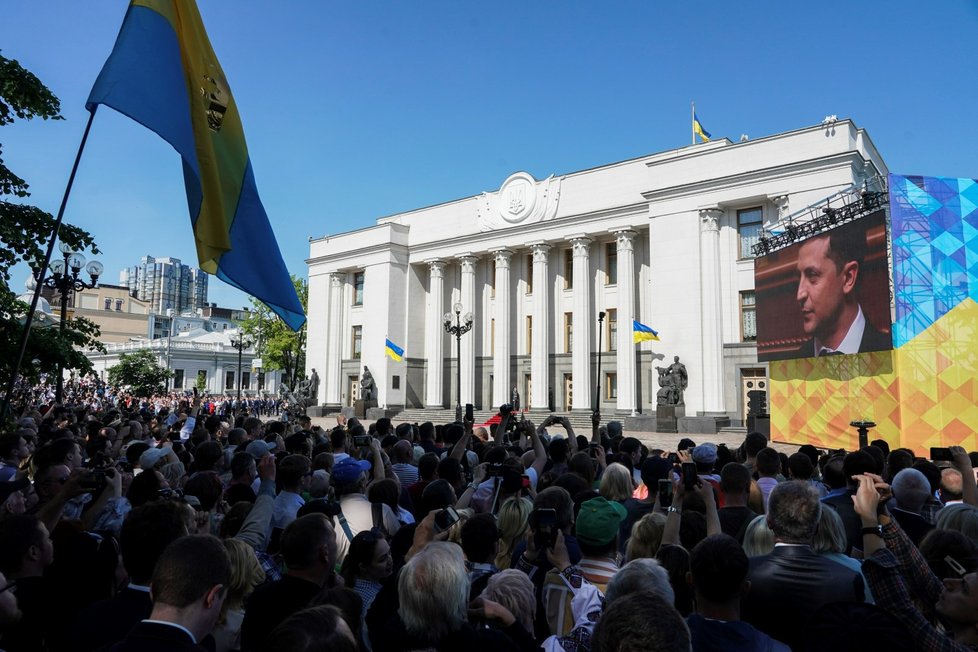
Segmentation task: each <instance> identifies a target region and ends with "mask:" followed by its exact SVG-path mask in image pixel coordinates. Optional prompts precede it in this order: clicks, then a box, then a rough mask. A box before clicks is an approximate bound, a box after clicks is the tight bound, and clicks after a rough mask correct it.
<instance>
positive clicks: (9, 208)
mask: <svg viewBox="0 0 978 652" xmlns="http://www.w3.org/2000/svg"><path fill="white" fill-rule="evenodd" d="M60 110H61V104H60V102H59V101H58V98H57V97H55V96H54V94H53V93H52V92H51V91H50V90H48V89H47V87H45V86H44V84H42V83H41V81H40V80H39V79H38V78H37V77H35V76H34V75H33V74H31V73H30V72H29V71H28V70H26V69H24V68H23V67H22V66H21V65H20V64H19V63H17V62H16V61H14V60H12V59H7V58H6V57H3V56H0V126H4V125H8V124H10V123H12V122H13V121H14V120H15V119H22V120H30V119H32V118H42V119H44V120H49V119H50V120H61V119H62V117H61V115H60V113H59V111H60ZM0 153H2V148H0ZM29 196H30V192H28V185H27V182H26V181H24V180H23V179H22V178H20V177H19V176H17V175H16V174H14V173H13V172H12V171H11V170H10V169H9V168H8V167H7V166H6V165H5V164H4V162H3V159H2V158H0V383H2V382H3V381H5V380H6V379H7V378H8V377H9V375H10V373H11V371H12V365H13V363H14V362H15V361H16V356H17V346H18V344H19V339H20V334H21V332H22V326H21V321H22V319H23V315H25V314H26V313H27V310H28V308H29V307H30V306H28V305H26V304H24V303H23V302H20V301H18V300H17V292H18V291H20V288H19V287H18V288H17V291H15V290H13V289H11V287H10V281H11V278H10V273H11V270H12V269H13V267H14V265H16V264H17V263H20V262H26V263H28V264H29V265H31V266H34V265H36V264H37V263H38V261H43V260H44V255H45V253H46V248H47V243H48V240H49V239H50V238H51V233H52V231H53V230H54V223H55V219H54V216H52V215H51V214H50V213H46V212H44V211H42V210H41V209H39V208H37V207H35V206H30V205H28V204H23V203H19V202H20V200H23V199H25V198H27V197H29ZM59 238H60V239H61V240H62V241H64V242H66V243H68V244H69V245H71V247H72V248H73V249H74V250H75V251H84V250H86V249H91V251H92V252H93V253H98V249H97V247H96V246H95V242H94V240H93V239H92V236H91V234H89V233H87V232H85V231H83V230H81V229H79V228H77V227H74V226H71V225H69V224H62V225H61V230H60V232H59ZM17 285H18V286H19V285H20V284H19V283H17ZM98 335H99V330H98V327H97V326H96V325H95V324H93V323H92V322H90V321H88V320H85V319H69V320H68V322H67V324H66V328H65V332H64V334H63V336H62V335H59V333H58V331H57V329H56V328H40V327H38V328H32V329H31V334H30V338H29V339H28V342H27V349H26V351H25V354H24V363H23V364H22V366H21V373H23V374H24V375H25V376H27V377H28V378H30V379H32V380H33V379H36V378H37V376H38V375H39V374H40V373H43V372H46V373H55V371H56V370H57V368H58V365H59V363H60V364H61V365H63V367H64V368H65V369H76V370H79V371H81V372H82V373H86V372H89V371H91V368H92V366H91V363H89V361H88V360H87V359H86V358H85V356H84V355H83V353H82V352H81V351H80V350H78V348H82V349H84V348H92V349H101V348H102V347H101V345H100V344H99V343H98V341H97V337H98ZM32 361H37V363H36V364H33V363H32Z"/></svg>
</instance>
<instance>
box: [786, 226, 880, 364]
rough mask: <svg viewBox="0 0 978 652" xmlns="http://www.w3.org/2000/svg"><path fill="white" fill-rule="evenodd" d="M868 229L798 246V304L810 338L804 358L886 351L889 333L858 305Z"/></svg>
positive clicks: (833, 233) (833, 234) (837, 232)
mask: <svg viewBox="0 0 978 652" xmlns="http://www.w3.org/2000/svg"><path fill="white" fill-rule="evenodd" d="M865 252H866V235H865V233H855V234H854V233H852V231H851V230H849V229H833V230H832V231H830V232H828V233H826V234H824V235H820V236H817V237H814V238H811V239H809V240H806V241H805V242H804V243H802V245H801V246H800V247H799V249H798V275H799V278H798V292H797V296H796V298H797V300H798V307H799V309H800V310H801V318H802V327H803V329H804V331H805V335H808V336H809V337H811V339H810V340H808V341H807V342H805V344H804V345H802V347H801V348H800V349H799V350H798V356H799V357H806V358H807V357H812V356H823V355H838V354H842V353H864V352H866V351H883V350H886V349H889V348H890V347H891V341H890V336H889V335H888V334H886V333H882V332H880V331H879V330H877V329H876V328H875V327H874V326H873V324H872V323H871V322H870V321H869V320H868V319H867V318H866V315H865V314H864V313H863V309H862V306H860V305H859V286H860V283H859V280H860V279H859V274H860V271H861V269H862V265H863V258H864V257H865Z"/></svg>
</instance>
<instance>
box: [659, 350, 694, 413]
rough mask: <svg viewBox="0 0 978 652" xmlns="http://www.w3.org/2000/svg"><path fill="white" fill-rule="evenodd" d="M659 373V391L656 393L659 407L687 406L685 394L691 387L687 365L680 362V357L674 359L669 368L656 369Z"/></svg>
mask: <svg viewBox="0 0 978 652" xmlns="http://www.w3.org/2000/svg"><path fill="white" fill-rule="evenodd" d="M655 369H656V371H658V372H659V387H660V389H659V391H658V392H657V393H656V403H657V404H658V405H683V406H685V405H686V402H685V400H684V399H683V392H684V391H685V390H686V387H688V386H689V376H688V375H687V373H686V365H684V364H683V363H682V362H680V361H679V356H678V355H677V356H675V357H674V358H673V363H672V364H671V365H669V366H668V367H656V368H655Z"/></svg>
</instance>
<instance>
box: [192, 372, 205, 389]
mask: <svg viewBox="0 0 978 652" xmlns="http://www.w3.org/2000/svg"><path fill="white" fill-rule="evenodd" d="M194 387H196V388H197V391H198V392H200V393H201V394H203V393H204V392H205V391H206V390H207V376H205V375H204V374H202V373H198V374H197V381H196V382H195V383H194Z"/></svg>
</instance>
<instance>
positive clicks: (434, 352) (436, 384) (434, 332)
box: [424, 260, 445, 408]
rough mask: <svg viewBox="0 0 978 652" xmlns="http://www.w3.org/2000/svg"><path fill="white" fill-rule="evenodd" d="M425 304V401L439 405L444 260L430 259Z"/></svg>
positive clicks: (442, 371) (442, 364) (441, 395)
mask: <svg viewBox="0 0 978 652" xmlns="http://www.w3.org/2000/svg"><path fill="white" fill-rule="evenodd" d="M427 263H428V306H427V311H426V318H425V335H424V355H425V358H426V360H427V363H428V380H427V383H426V384H425V399H424V402H425V405H426V406H428V407H433V408H442V407H444V406H445V403H444V400H445V398H444V381H445V378H444V376H445V350H444V349H445V331H444V329H443V327H442V322H441V318H442V315H443V314H444V313H445V263H444V262H442V261H440V260H429V261H427Z"/></svg>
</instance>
